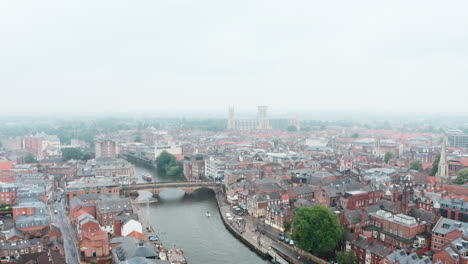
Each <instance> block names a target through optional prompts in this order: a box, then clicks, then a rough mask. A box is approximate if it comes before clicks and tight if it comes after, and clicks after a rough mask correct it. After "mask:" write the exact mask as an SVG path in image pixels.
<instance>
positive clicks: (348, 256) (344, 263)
mask: <svg viewBox="0 0 468 264" xmlns="http://www.w3.org/2000/svg"><path fill="white" fill-rule="evenodd" d="M357 260H358V259H357V256H356V253H354V251H351V250H349V251H347V250H345V251H340V252H338V253H337V254H336V261H338V264H353V263H356V262H357Z"/></svg>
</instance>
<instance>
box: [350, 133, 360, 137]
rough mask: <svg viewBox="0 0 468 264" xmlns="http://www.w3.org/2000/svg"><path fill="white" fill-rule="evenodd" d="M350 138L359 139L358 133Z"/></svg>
mask: <svg viewBox="0 0 468 264" xmlns="http://www.w3.org/2000/svg"><path fill="white" fill-rule="evenodd" d="M351 137H352V138H358V137H359V134H358V133H354V134H352V135H351Z"/></svg>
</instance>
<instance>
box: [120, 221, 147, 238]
mask: <svg viewBox="0 0 468 264" xmlns="http://www.w3.org/2000/svg"><path fill="white" fill-rule="evenodd" d="M121 231H122V233H121V234H122V236H128V234H130V233H132V232H133V231H136V232H138V233H140V234H143V228H142V226H141V223H140V222H138V221H137V220H135V219H129V220H127V221H126V222H124V223H123V224H122V228H121Z"/></svg>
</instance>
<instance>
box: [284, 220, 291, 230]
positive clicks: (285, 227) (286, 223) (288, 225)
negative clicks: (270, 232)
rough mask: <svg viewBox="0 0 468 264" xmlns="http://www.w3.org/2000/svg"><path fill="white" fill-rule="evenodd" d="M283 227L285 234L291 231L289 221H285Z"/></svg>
mask: <svg viewBox="0 0 468 264" xmlns="http://www.w3.org/2000/svg"><path fill="white" fill-rule="evenodd" d="M283 227H284V232H289V231H291V223H289V222H288V221H284V223H283Z"/></svg>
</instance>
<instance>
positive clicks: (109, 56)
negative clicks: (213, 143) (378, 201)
mask: <svg viewBox="0 0 468 264" xmlns="http://www.w3.org/2000/svg"><path fill="white" fill-rule="evenodd" d="M467 10H468V1H466V0H462V1H428V0H423V1H416V0H411V1H408V0H402V1H396V0H392V1H354V0H353V1H350V0H346V1H312V0H304V1H284V0H281V1H278V0H268V1H255V0H245V1H244V0H238V1H222V0H209V1H204V0H201V1H193V0H192V1H181V0H157V1H155V0H147V1H144V0H143V1H116V0H112V1H95V0H92V1H88V0H80V1H44V0H41V1H37V0H34V1H1V2H0V90H1V95H0V111H1V112H3V114H6V113H18V112H88V113H89V112H92V111H97V112H106V111H113V112H122V111H123V112H125V111H149V112H155V111H162V110H163V111H166V112H167V111H169V112H171V111H174V112H176V111H177V112H183V111H227V107H228V106H230V105H233V106H235V107H237V109H239V110H240V111H249V110H250V111H252V112H254V111H255V107H256V106H257V105H259V104H264V105H269V107H270V110H271V111H273V112H279V111H293V112H294V111H296V112H300V111H371V112H379V111H380V112H387V111H396V112H463V113H466V112H467V111H468V106H467V105H468V104H467V98H468V15H467Z"/></svg>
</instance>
